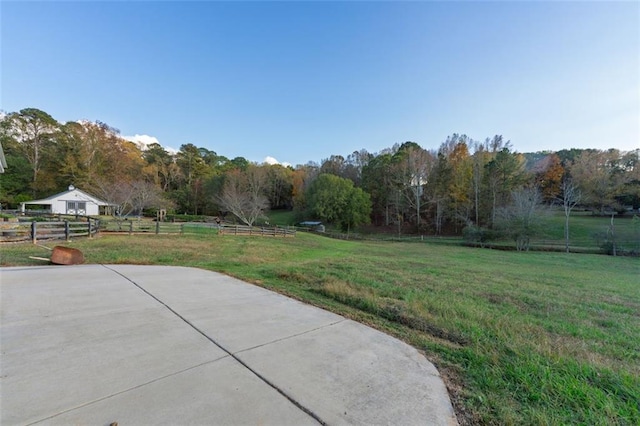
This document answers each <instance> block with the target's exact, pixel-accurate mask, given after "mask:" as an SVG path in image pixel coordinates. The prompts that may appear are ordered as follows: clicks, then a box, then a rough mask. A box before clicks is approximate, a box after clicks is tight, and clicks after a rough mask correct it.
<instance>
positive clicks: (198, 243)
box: [0, 233, 640, 425]
mask: <svg viewBox="0 0 640 426" xmlns="http://www.w3.org/2000/svg"><path fill="white" fill-rule="evenodd" d="M71 245H72V246H73V247H76V248H79V249H81V250H82V251H83V252H84V253H85V257H86V259H87V262H88V263H141V264H167V265H184V266H194V267H199V268H204V269H210V270H214V271H220V272H223V273H227V274H230V275H233V276H235V277H238V278H241V279H244V280H246V281H249V282H252V283H255V284H258V285H261V286H264V287H267V288H270V289H273V290H275V291H278V292H281V293H284V294H287V295H290V296H292V297H295V298H298V299H300V300H303V301H306V302H308V303H312V304H314V305H318V306H321V307H324V308H326V309H329V310H332V311H334V312H337V313H340V314H342V315H345V316H348V317H350V318H353V319H355V320H358V321H361V322H363V323H366V324H369V325H371V326H373V327H376V328H378V329H380V330H383V331H385V332H387V333H389V334H392V335H394V336H396V337H398V338H400V339H403V340H405V341H407V342H408V343H410V344H411V345H413V346H415V347H416V348H418V349H419V350H421V351H423V352H424V353H425V355H426V356H427V357H428V358H429V359H430V360H431V361H433V362H434V363H435V364H436V366H437V367H438V369H439V371H440V372H441V374H442V375H443V377H444V378H445V381H446V383H447V386H448V388H449V391H450V393H451V395H452V400H453V403H454V406H455V409H456V413H457V415H458V418H459V420H460V422H461V423H462V424H514V425H519V424H587V425H611V424H619V425H625V424H628V425H637V424H640V407H639V403H638V401H640V350H639V348H640V261H639V260H638V259H637V258H624V257H610V256H603V255H588V254H564V253H545V252H529V253H518V252H506V251H497V250H486V249H484V250H483V249H473V248H466V247H457V246H449V245H442V244H440V245H435V244H430V243H399V242H371V241H359V242H354V241H342V240H334V239H329V238H324V237H320V236H317V235H313V234H306V233H298V234H297V236H296V237H295V238H288V239H282V238H261V237H233V236H224V237H223V236H217V235H184V236H180V235H174V236H163V235H160V236H154V235H144V236H132V237H130V236H108V235H105V236H101V237H99V238H95V239H93V240H88V239H78V240H76V241H74V242H73V243H72V244H71ZM30 255H31V256H43V255H44V256H46V255H47V252H46V251H45V250H44V249H42V248H39V247H37V246H33V245H30V244H14V245H7V246H3V247H2V251H1V255H0V256H1V257H0V264H2V265H5V266H6V265H30V264H31V265H33V264H38V263H40V262H38V261H34V260H30V259H28V256H30ZM176 285H180V284H179V283H176Z"/></svg>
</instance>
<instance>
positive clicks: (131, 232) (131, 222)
mask: <svg viewBox="0 0 640 426" xmlns="http://www.w3.org/2000/svg"><path fill="white" fill-rule="evenodd" d="M129 235H133V221H130V222H129Z"/></svg>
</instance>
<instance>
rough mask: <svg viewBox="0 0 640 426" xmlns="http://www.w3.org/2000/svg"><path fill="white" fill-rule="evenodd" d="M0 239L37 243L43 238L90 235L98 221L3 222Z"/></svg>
mask: <svg viewBox="0 0 640 426" xmlns="http://www.w3.org/2000/svg"><path fill="white" fill-rule="evenodd" d="M0 230H1V232H0V241H3V242H9V241H28V240H31V242H32V243H34V244H35V243H37V242H38V240H44V239H65V240H67V241H68V240H70V239H71V238H74V237H87V236H88V237H92V236H94V235H95V234H96V233H97V232H98V221H97V220H95V219H89V220H87V221H86V222H71V221H68V220H64V221H57V222H38V221H34V222H5V223H2V224H1V226H0Z"/></svg>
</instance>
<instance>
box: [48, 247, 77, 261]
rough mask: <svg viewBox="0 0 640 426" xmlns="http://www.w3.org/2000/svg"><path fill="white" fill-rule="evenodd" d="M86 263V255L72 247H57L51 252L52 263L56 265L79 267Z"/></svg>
mask: <svg viewBox="0 0 640 426" xmlns="http://www.w3.org/2000/svg"><path fill="white" fill-rule="evenodd" d="M83 262H84V254H82V252H81V251H80V250H78V249H74V248H71V247H63V246H55V247H54V248H53V251H52V252H51V263H53V264H54V265H77V264H79V263H83Z"/></svg>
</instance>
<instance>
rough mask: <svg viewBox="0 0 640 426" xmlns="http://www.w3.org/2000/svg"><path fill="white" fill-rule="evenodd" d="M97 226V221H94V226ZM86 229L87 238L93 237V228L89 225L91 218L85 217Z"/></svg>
mask: <svg viewBox="0 0 640 426" xmlns="http://www.w3.org/2000/svg"><path fill="white" fill-rule="evenodd" d="M97 226H98V222H96V227H97ZM87 230H88V231H89V238H93V234H92V231H93V228H92V226H91V218H88V219H87ZM96 232H97V231H96Z"/></svg>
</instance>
